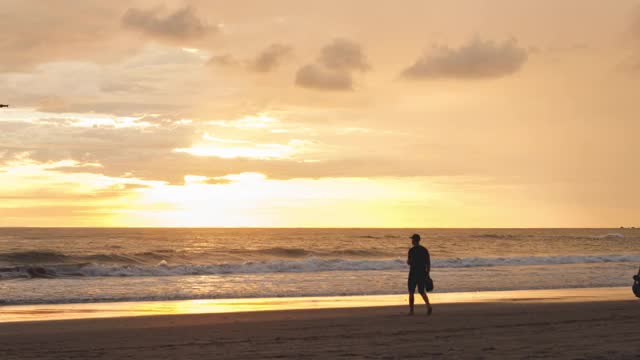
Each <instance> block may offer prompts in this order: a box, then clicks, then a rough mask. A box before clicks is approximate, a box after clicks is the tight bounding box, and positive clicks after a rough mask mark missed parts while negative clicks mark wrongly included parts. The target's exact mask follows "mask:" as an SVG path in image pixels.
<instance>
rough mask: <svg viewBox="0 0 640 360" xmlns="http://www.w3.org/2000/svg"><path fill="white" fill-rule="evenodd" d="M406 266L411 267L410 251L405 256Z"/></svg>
mask: <svg viewBox="0 0 640 360" xmlns="http://www.w3.org/2000/svg"><path fill="white" fill-rule="evenodd" d="M407 265H409V266H411V250H409V253H408V254H407Z"/></svg>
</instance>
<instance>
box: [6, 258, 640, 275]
mask: <svg viewBox="0 0 640 360" xmlns="http://www.w3.org/2000/svg"><path fill="white" fill-rule="evenodd" d="M36 258H38V259H45V258H46V259H48V260H51V259H68V257H65V256H64V255H61V254H50V256H43V254H38V255H37V256H36ZM83 259H85V260H86V258H85V257H83ZM116 259H118V260H124V259H127V261H131V262H133V263H135V262H136V260H132V259H131V258H130V257H124V256H123V257H116ZM612 262H615V263H640V254H611V255H587V256H580V255H574V256H526V257H471V258H445V259H434V260H433V267H435V268H472V267H493V266H531V265H562V264H593V263H612ZM405 268H406V264H405V260H404V259H391V260H346V259H321V258H314V257H309V258H306V259H304V260H274V261H248V262H243V263H220V264H209V265H202V264H180V265H171V264H170V263H169V262H167V261H165V260H162V261H160V263H158V264H157V265H155V266H145V265H106V264H93V263H78V264H55V265H43V266H13V267H3V268H0V279H5V280H6V279H11V278H32V277H38V278H55V277H77V276H82V277H96V276H104V277H107V276H116V277H128V276H131V277H133V276H184V275H223V274H267V273H300V272H319V271H343V270H348V271H358V270H362V271H365V270H368V271H371V270H402V269H405ZM34 273H35V274H36V275H35V276H34ZM38 275H43V276H38ZM44 275H46V276H44Z"/></svg>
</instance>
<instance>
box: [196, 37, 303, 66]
mask: <svg viewBox="0 0 640 360" xmlns="http://www.w3.org/2000/svg"><path fill="white" fill-rule="evenodd" d="M292 52H293V47H291V46H289V45H285V44H279V43H275V44H271V45H270V46H268V47H267V48H266V49H264V50H262V51H261V52H260V53H258V55H256V57H255V58H253V59H250V60H242V59H238V58H236V57H234V56H233V55H231V54H222V55H214V56H212V57H211V58H210V59H209V61H208V62H207V64H208V65H217V66H225V67H231V66H246V68H247V69H248V70H250V71H255V72H259V73H267V72H270V71H272V70H275V69H276V68H277V67H278V66H280V65H281V64H282V62H283V61H284V59H285V58H286V57H287V56H289V55H291V53H292Z"/></svg>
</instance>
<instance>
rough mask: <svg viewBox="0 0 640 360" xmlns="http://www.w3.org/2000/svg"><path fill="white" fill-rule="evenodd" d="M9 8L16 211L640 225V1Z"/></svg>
mask: <svg viewBox="0 0 640 360" xmlns="http://www.w3.org/2000/svg"><path fill="white" fill-rule="evenodd" d="M0 18H1V19H2V21H0V54H2V56H0V103H3V104H10V105H11V106H10V107H9V108H2V109H0V226H230V227H234V226H252V227H269V226H273V227H415V228H418V227H618V226H640V188H639V187H638V186H637V184H639V183H640V165H639V164H640V163H639V162H638V157H639V155H640V121H639V119H640V107H639V106H638V99H639V98H638V94H640V81H639V80H640V1H638V0H616V1H614V2H612V1H605V0H562V1H546V0H545V1H540V0H518V1H513V0H452V1H432V0H399V1H393V2H391V1H370V0H366V1H365V0H349V1H344V0H342V1H335V0H325V1H299V0H269V1H264V0H251V1H250V0H236V1H232V2H230V1H215V0H207V1H205V0H201V1H197V0H194V1H182V0H180V1H176V0H167V1H131V0H127V1H120V0H111V1H101V0H84V1H76V0H50V1H46V2H43V1H35V0H21V1H15V0H0Z"/></svg>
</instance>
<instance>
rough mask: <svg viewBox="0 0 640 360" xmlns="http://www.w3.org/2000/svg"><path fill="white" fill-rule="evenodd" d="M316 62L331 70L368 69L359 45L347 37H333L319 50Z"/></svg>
mask: <svg viewBox="0 0 640 360" xmlns="http://www.w3.org/2000/svg"><path fill="white" fill-rule="evenodd" d="M318 63H320V64H322V65H324V66H326V67H327V68H328V69H333V70H361V71H366V70H368V69H369V64H368V62H367V59H366V57H365V55H364V52H363V51H362V48H361V47H360V45H359V44H358V43H356V42H353V41H351V40H348V39H335V40H333V42H331V43H330V44H329V45H326V46H325V47H323V48H322V50H321V51H320V56H319V57H318Z"/></svg>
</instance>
